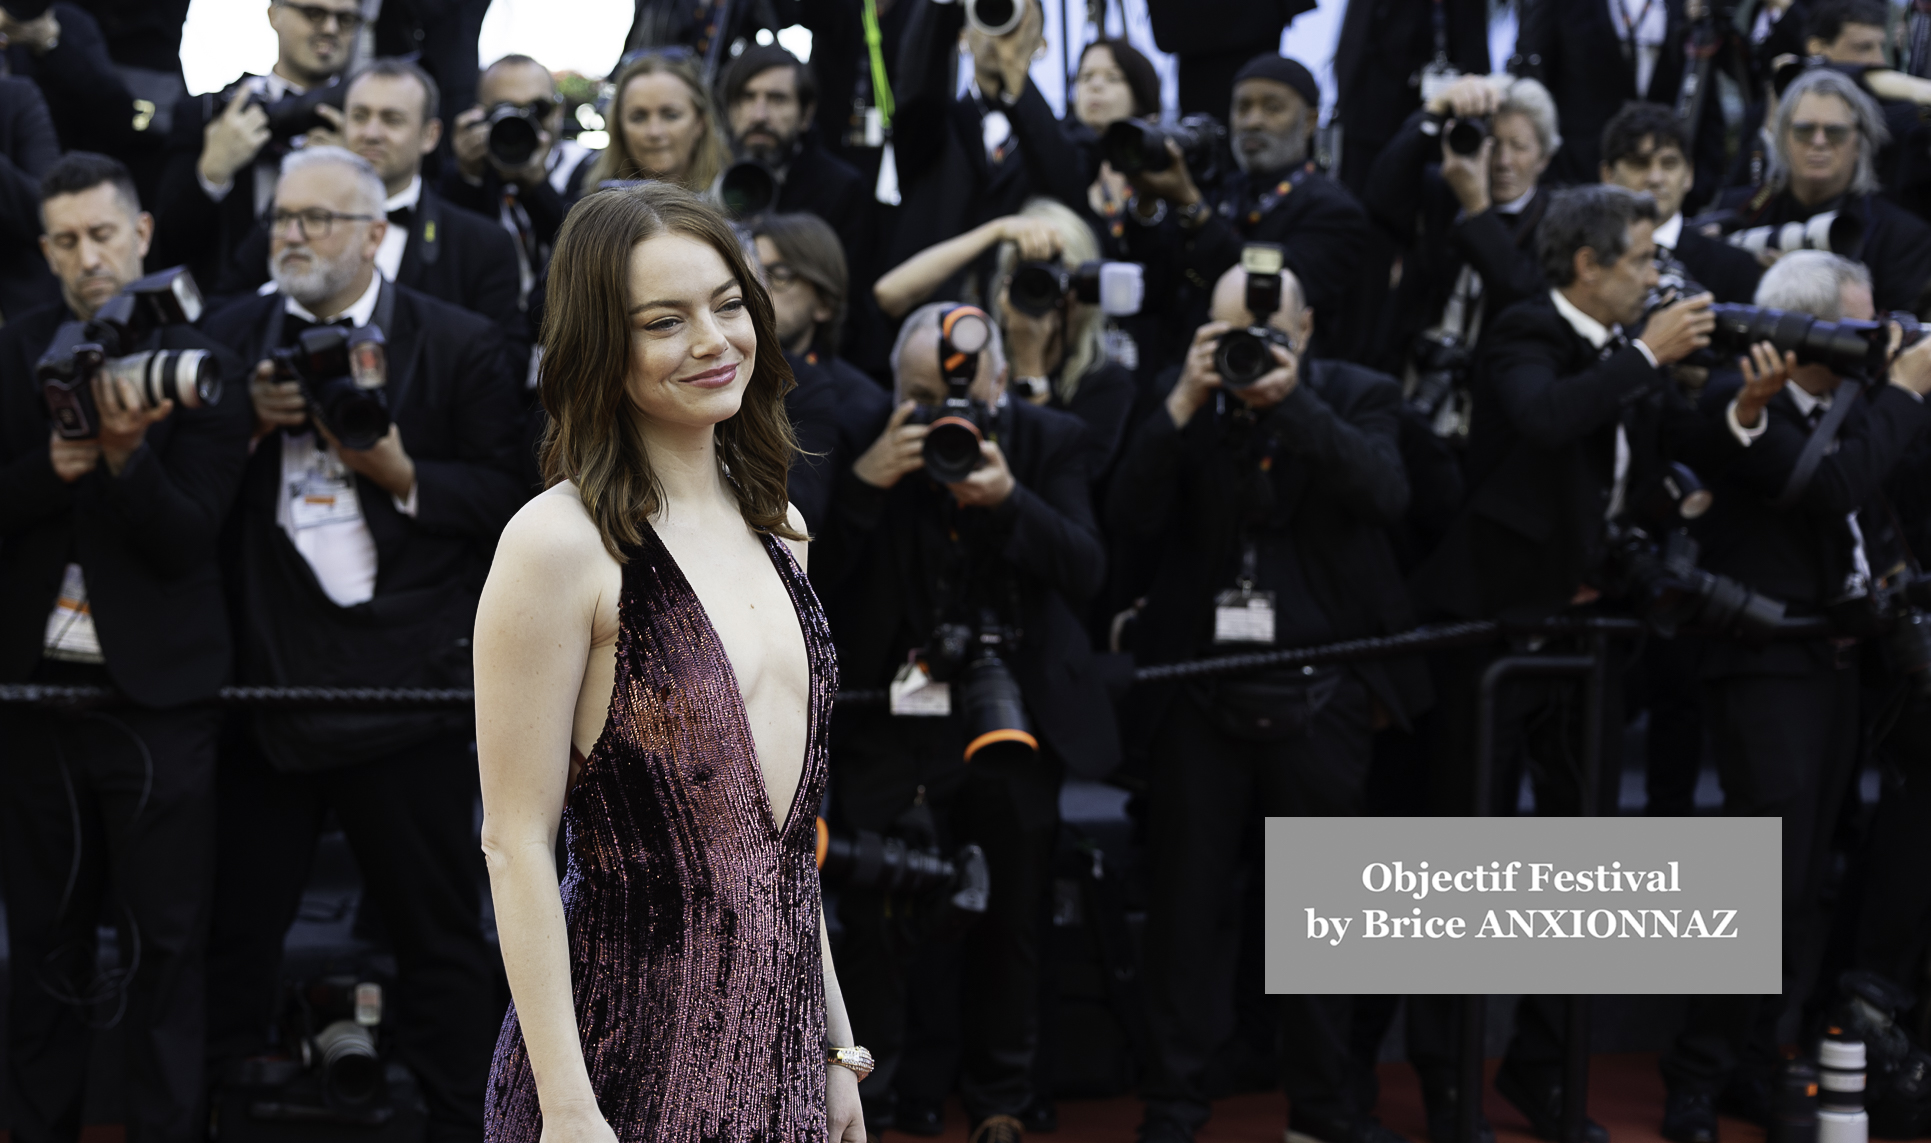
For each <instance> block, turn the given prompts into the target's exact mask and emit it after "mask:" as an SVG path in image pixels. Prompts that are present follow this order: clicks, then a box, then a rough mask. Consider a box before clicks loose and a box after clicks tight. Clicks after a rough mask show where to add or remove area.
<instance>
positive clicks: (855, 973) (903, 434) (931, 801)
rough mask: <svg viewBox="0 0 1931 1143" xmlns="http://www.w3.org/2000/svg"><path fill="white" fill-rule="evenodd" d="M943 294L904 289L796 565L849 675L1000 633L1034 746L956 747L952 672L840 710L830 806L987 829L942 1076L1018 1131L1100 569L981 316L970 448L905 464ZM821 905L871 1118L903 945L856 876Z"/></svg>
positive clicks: (916, 442) (1106, 729)
mask: <svg viewBox="0 0 1931 1143" xmlns="http://www.w3.org/2000/svg"><path fill="white" fill-rule="evenodd" d="M950 308H951V307H950V306H949V305H947V304H943V303H935V304H933V305H929V306H924V307H921V308H919V309H917V310H914V311H913V312H912V314H911V316H910V317H908V318H907V319H906V321H905V324H904V326H903V327H902V328H901V329H900V331H899V337H898V343H897V345H896V346H895V347H894V349H893V352H892V360H893V363H894V373H895V375H896V376H897V378H898V396H899V398H900V402H901V403H900V404H899V406H898V408H897V409H896V410H894V412H893V413H892V417H891V420H890V421H889V422H887V424H886V427H885V430H884V432H883V433H882V434H880V435H879V437H878V438H877V440H875V441H874V442H873V443H872V444H871V446H870V447H869V448H868V449H866V451H865V452H864V453H863V454H862V455H861V456H859V458H858V460H857V462H856V463H855V464H854V465H853V466H852V468H851V470H850V471H849V472H848V473H847V474H845V475H844V477H843V479H842V480H841V483H840V484H839V486H838V488H837V490H836V492H835V493H834V495H833V497H832V506H831V511H830V514H829V518H828V522H827V524H826V526H825V528H824V529H822V530H821V532H820V534H819V537H820V538H819V541H818V547H819V550H818V551H817V552H815V553H814V558H813V560H812V563H813V565H814V567H815V568H818V569H821V570H819V572H818V574H817V575H815V576H814V577H813V579H814V583H816V584H817V586H818V589H819V591H820V592H821V593H822V594H823V596H824V598H825V600H826V607H827V611H828V613H829V615H830V618H831V624H832V635H833V637H834V639H836V641H837V643H838V648H839V664H840V673H841V677H842V678H844V679H845V680H846V681H847V685H849V686H854V687H881V686H885V685H886V684H888V683H891V682H892V681H893V680H894V678H895V677H899V676H901V675H903V676H904V684H921V683H923V682H924V681H925V676H924V670H925V668H924V667H907V665H906V664H907V655H908V653H910V652H912V651H913V650H914V649H920V651H921V657H922V658H926V659H936V658H937V657H938V651H939V646H938V644H937V642H936V640H935V636H936V635H937V634H938V630H939V626H940V624H942V623H956V624H966V625H970V626H973V627H975V628H976V629H977V630H979V631H981V632H985V631H988V630H992V629H994V628H1003V629H1004V630H1005V632H1006V637H1007V639H1008V641H1007V642H1006V643H1005V644H1004V645H1003V646H1002V647H1001V649H1000V652H999V654H1000V657H1001V658H1002V659H1003V660H1004V661H1005V663H1006V664H1007V666H1008V667H1009V668H1010V671H1011V676H1012V678H1013V679H1014V680H1016V682H1017V684H1018V689H1019V694H1020V696H1021V698H1022V699H1023V702H1024V706H1025V710H1026V713H1027V715H1028V716H1029V718H1030V721H1031V723H1032V727H1033V735H1034V738H1035V739H1036V741H1037V744H1038V745H1037V749H1036V750H1034V749H1025V748H1023V747H1021V746H1020V745H1019V744H1017V743H1011V742H1009V743H1003V744H997V745H992V746H987V747H985V748H983V749H981V750H980V751H979V752H978V753H976V754H975V755H974V756H973V757H972V760H971V763H970V765H967V764H966V763H965V761H964V758H963V757H962V750H961V748H962V747H964V746H966V745H967V737H966V723H965V718H964V715H965V713H966V712H965V707H966V705H967V704H966V701H965V699H964V697H963V696H964V693H965V692H966V690H967V689H968V688H967V687H966V686H965V685H964V684H963V681H962V680H961V679H958V678H955V679H954V680H953V681H952V683H951V690H950V692H949V693H950V696H951V698H950V701H949V713H948V714H945V715H942V716H937V717H911V716H895V715H893V714H890V713H888V712H887V711H885V710H882V709H877V708H868V707H852V708H848V709H841V710H840V711H839V712H838V714H837V716H836V717H835V719H834V722H833V740H832V741H833V747H832V748H833V751H834V752H835V756H836V757H837V759H838V762H837V766H836V767H835V773H836V775H837V776H836V778H835V779H834V783H835V784H834V787H833V796H832V807H833V811H832V812H833V817H834V820H833V824H834V826H836V827H838V828H841V829H867V830H880V831H887V832H890V831H892V830H893V829H894V826H895V824H896V823H898V822H899V821H900V819H901V818H902V817H903V816H905V815H906V814H907V813H908V811H912V810H914V809H915V807H918V806H921V805H929V806H930V807H931V809H930V813H931V814H933V815H934V816H935V817H936V819H937V827H938V835H939V841H940V844H941V846H942V847H943V848H944V849H945V851H946V852H948V853H951V852H956V851H957V849H958V848H959V846H961V845H963V844H965V843H966V842H977V843H978V844H979V845H980V846H982V847H983V848H984V850H985V855H986V862H987V865H988V870H989V873H990V877H991V891H990V897H989V900H988V909H987V912H986V913H985V915H984V916H983V918H981V919H980V920H979V921H978V922H977V923H976V924H975V925H974V926H973V927H972V929H971V931H970V932H969V933H968V934H967V935H966V937H965V938H964V940H963V942H962V943H961V945H960V946H958V947H957V948H956V950H955V951H956V954H957V956H958V957H959V960H960V968H959V976H960V983H959V989H958V993H957V995H958V996H959V1003H960V1018H961V1022H962V1024H963V1039H964V1043H963V1059H962V1060H961V1061H960V1069H961V1073H962V1074H961V1075H960V1078H959V1088H960V1094H961V1097H962V1099H963V1101H964V1103H965V1109H966V1113H967V1115H968V1116H970V1117H971V1119H972V1123H973V1127H974V1128H975V1131H979V1130H983V1131H984V1132H985V1134H984V1135H983V1140H984V1141H985V1143H991V1141H993V1140H1002V1141H1003V1140H1014V1139H1017V1138H1018V1133H1019V1131H1020V1124H1019V1119H1018V1116H1019V1115H1021V1114H1022V1113H1023V1112H1024V1111H1025V1110H1026V1108H1027V1107H1028V1106H1029V1105H1030V1104H1031V1103H1032V1101H1033V1095H1034V1092H1033V1080H1032V1071H1033V1057H1034V1053H1035V1051H1036V1047H1037V1042H1038V1028H1039V1013H1038V1002H1039V977H1038V973H1039V962H1040V958H1041V956H1042V949H1041V948H1040V944H1039V941H1040V933H1041V926H1040V918H1041V909H1042V908H1043V907H1044V904H1045V902H1046V901H1047V900H1049V896H1050V894H1051V892H1052V875H1051V860H1052V854H1053V844H1054V838H1055V834H1056V831H1057V827H1058V823H1059V786H1060V778H1061V775H1062V773H1064V772H1066V771H1071V772H1072V773H1075V774H1079V775H1082V776H1087V777H1097V776H1099V775H1101V774H1104V773H1106V772H1107V771H1109V770H1111V769H1112V768H1113V766H1114V765H1115V763H1116V762H1117V760H1118V755H1119V744H1118V740H1117V738H1116V735H1115V729H1114V722H1113V714H1112V709H1111V705H1110V703H1109V700H1108V698H1107V695H1106V691H1105V689H1104V687H1103V685H1102V682H1101V679H1100V677H1099V675H1098V674H1097V672H1096V670H1095V667H1094V664H1093V661H1092V652H1091V650H1090V645H1089V643H1088V641H1087V637H1086V632H1085V630H1084V629H1083V628H1082V626H1081V624H1080V620H1079V615H1080V614H1081V613H1082V612H1083V610H1084V608H1085V606H1086V603H1087V601H1088V600H1089V599H1090V598H1091V597H1092V595H1093V593H1094V592H1095V591H1097V590H1098V589H1099V586H1100V583H1101V580H1102V577H1103V576H1104V575H1105V556H1104V550H1103V549H1102V547H1101V544H1100V536H1099V529H1098V527H1097V526H1096V525H1095V523H1094V521H1093V510H1092V504H1091V501H1090V499H1089V493H1088V480H1087V475H1086V465H1085V456H1086V448H1087V446H1086V441H1085V438H1084V432H1085V430H1084V429H1083V428H1082V426H1081V424H1080V422H1079V421H1078V420H1077V419H1075V418H1073V417H1071V416H1069V415H1067V414H1064V413H1059V412H1056V411H1054V410H1051V409H1044V408H1040V407H1038V406H1036V405H1033V404H1031V403H1030V402H1027V401H1019V400H1013V399H1010V398H1008V397H1007V396H1006V392H1005V386H1006V363H1005V357H1004V351H1003V348H1002V347H1001V345H1000V342H999V340H998V331H997V329H996V328H991V326H990V322H986V324H987V326H988V328H990V329H991V340H990V342H989V343H988V344H987V345H986V348H985V349H984V350H983V351H982V352H980V353H979V354H978V358H977V366H976V373H972V374H970V376H972V377H973V380H972V381H971V383H970V384H971V388H970V393H971V395H972V397H973V398H974V399H976V400H978V401H981V402H984V403H985V406H986V408H987V410H988V412H987V414H986V416H987V418H988V421H989V424H988V425H987V431H986V433H985V438H986V439H985V440H984V441H983V442H982V444H981V446H980V453H981V456H982V457H983V463H982V464H981V465H980V466H979V467H978V468H977V469H976V470H974V471H972V472H971V473H970V474H969V475H967V476H966V477H965V478H964V479H962V480H957V481H954V482H952V483H950V484H940V483H938V482H937V480H935V479H934V478H933V477H932V476H931V474H930V473H929V472H927V471H925V460H924V458H923V455H922V449H923V447H924V441H925V437H926V435H927V432H928V425H927V424H922V423H916V422H914V421H912V419H911V417H912V414H913V413H914V412H915V411H916V410H918V409H919V408H920V407H921V406H923V407H925V408H926V410H927V411H928V413H929V412H931V411H932V410H933V407H934V406H938V405H939V404H940V402H941V401H942V400H943V399H944V398H945V396H946V393H947V386H946V383H945V380H944V378H943V375H942V373H941V365H940V321H941V317H942V315H943V314H945V313H946V312H947V311H948V310H950ZM981 320H984V319H983V318H982V319H981ZM962 368H963V366H962ZM927 419H929V418H927ZM1014 633H1017V635H1018V640H1019V641H1018V645H1017V646H1016V647H1015V646H1014V645H1013V644H1012V643H1011V642H1010V638H1011V636H1012V635H1013V634H1014ZM921 689H922V688H921ZM919 812H921V813H923V812H926V811H919ZM839 909H840V916H841V917H842V918H843V919H844V922H845V926H846V932H847V937H846V947H845V949H844V950H843V951H841V953H840V954H839V955H840V960H839V963H840V964H841V965H846V964H852V965H857V966H859V967H854V968H850V969H847V970H846V971H847V977H846V979H850V980H852V981H854V982H855V983H853V984H851V985H849V986H848V987H847V991H846V1003H847V1004H848V1005H849V1006H850V1009H851V1014H852V1023H853V1027H854V1028H856V1029H857V1030H858V1031H857V1033H856V1034H857V1035H858V1036H859V1037H861V1038H863V1039H864V1040H865V1042H866V1043H867V1044H868V1045H874V1044H881V1043H882V1044H884V1045H886V1047H885V1048H883V1049H882V1050H881V1049H879V1048H874V1049H873V1050H874V1052H875V1053H876V1054H877V1056H878V1059H879V1068H880V1071H879V1073H878V1074H879V1075H883V1076H884V1077H885V1082H884V1083H881V1084H876V1085H874V1084H867V1085H866V1087H867V1088H869V1089H870V1090H868V1091H866V1092H865V1093H864V1096H865V1100H866V1118H867V1120H868V1122H870V1123H872V1124H873V1125H874V1126H875V1127H885V1126H890V1125H891V1124H892V1116H893V1113H894V1107H893V1100H894V1097H895V1093H894V1091H893V1088H892V1082H893V1077H894V1074H895V1072H896V1069H897V1067H898V1065H899V1062H900V1060H901V1059H902V1052H901V1050H900V1047H901V1045H903V1044H904V1043H905V1041H906V1027H905V1014H906V994H907V982H906V979H905V977H906V971H907V965H908V962H909V960H910V957H909V956H908V953H909V950H907V949H906V948H904V947H903V946H902V945H901V944H900V943H899V942H898V925H897V924H896V923H894V922H892V921H891V920H890V918H889V917H888V916H887V915H886V911H885V900H884V898H883V897H882V896H881V894H880V893H879V892H878V891H877V890H876V889H871V890H856V889H847V890H846V891H845V892H843V893H842V894H841V896H840V899H839ZM930 991H931V993H932V994H938V992H937V989H936V988H934V989H932V990H930ZM873 1078H875V1079H876V1078H878V1076H877V1075H874V1077H873ZM901 1106H902V1101H901ZM975 1138H981V1136H979V1135H975Z"/></svg>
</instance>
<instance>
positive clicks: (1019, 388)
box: [1012, 377, 1053, 401]
mask: <svg viewBox="0 0 1931 1143" xmlns="http://www.w3.org/2000/svg"><path fill="white" fill-rule="evenodd" d="M1012 388H1013V392H1015V393H1018V394H1019V395H1020V396H1021V397H1024V398H1026V399H1027V400H1028V401H1040V400H1044V399H1045V398H1046V397H1047V396H1048V395H1049V394H1051V393H1052V391H1053V383H1052V382H1051V381H1049V380H1047V379H1046V378H1044V377H1015V378H1013V379H1012Z"/></svg>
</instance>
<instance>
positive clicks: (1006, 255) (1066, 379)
mask: <svg viewBox="0 0 1931 1143" xmlns="http://www.w3.org/2000/svg"><path fill="white" fill-rule="evenodd" d="M1019 217H1021V218H1036V219H1038V220H1040V221H1041V222H1044V223H1046V224H1047V225H1049V226H1051V227H1052V228H1053V230H1054V231H1055V232H1057V233H1058V235H1059V261H1060V265H1062V266H1065V267H1066V268H1067V269H1068V270H1077V269H1079V268H1080V265H1081V264H1082V263H1085V262H1093V261H1097V260H1098V259H1099V256H1100V243H1099V239H1097V238H1095V237H1093V228H1092V227H1090V226H1088V225H1086V220H1085V219H1083V218H1081V217H1080V216H1079V215H1077V214H1075V213H1074V212H1073V211H1072V209H1071V208H1069V207H1068V206H1066V205H1065V204H1064V203H1062V202H1060V201H1059V200H1057V199H1050V198H1034V199H1028V200H1027V201H1026V205H1025V206H1022V207H1020V208H1019ZM1018 266H1019V247H1018V246H1016V245H1014V244H1013V243H1011V242H1001V243H1000V244H999V260H998V274H999V278H1000V279H1001V280H1004V279H1005V278H1007V277H1008V276H1010V275H1011V274H1012V272H1013V271H1014V270H1015V269H1017V268H1018ZM998 317H999V321H1000V324H1001V325H1003V324H1005V320H1006V315H1005V313H1004V312H1003V311H1001V312H1000V313H999V314H998ZM1066 317H1067V320H1066V332H1065V341H1066V348H1065V351H1064V354H1063V355H1062V356H1061V358H1060V366H1059V380H1058V382H1057V383H1056V384H1055V385H1054V388H1055V390H1056V391H1057V392H1058V394H1059V399H1060V401H1061V403H1064V404H1071V403H1072V400H1073V394H1075V393H1077V392H1079V383H1080V381H1081V379H1082V378H1084V377H1085V376H1086V375H1087V374H1088V373H1091V372H1092V371H1093V370H1094V369H1097V368H1098V367H1100V366H1101V365H1104V364H1105V363H1106V314H1105V313H1103V312H1102V311H1101V310H1100V307H1098V306H1090V305H1085V304H1082V303H1079V302H1075V303H1073V308H1072V309H1071V310H1070V311H1069V312H1068V313H1067V315H1066Z"/></svg>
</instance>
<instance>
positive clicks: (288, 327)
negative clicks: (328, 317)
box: [282, 314, 355, 345]
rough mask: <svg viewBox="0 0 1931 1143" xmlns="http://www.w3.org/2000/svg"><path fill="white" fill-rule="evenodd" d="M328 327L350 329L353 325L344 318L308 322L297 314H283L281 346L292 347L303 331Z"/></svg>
mask: <svg viewBox="0 0 1931 1143" xmlns="http://www.w3.org/2000/svg"><path fill="white" fill-rule="evenodd" d="M329 325H335V326H341V327H342V328H343V329H350V328H352V327H353V326H354V325H355V323H354V322H352V321H350V320H349V319H348V318H346V317H338V318H336V319H335V320H334V321H310V320H308V319H307V318H305V317H301V316H300V315H298V314H283V315H282V344H283V345H294V344H295V343H296V341H297V340H298V339H299V338H300V337H301V336H302V333H303V331H305V330H311V329H315V328H316V327H317V326H329Z"/></svg>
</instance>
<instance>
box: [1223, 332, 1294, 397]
mask: <svg viewBox="0 0 1931 1143" xmlns="http://www.w3.org/2000/svg"><path fill="white" fill-rule="evenodd" d="M1267 350H1268V352H1269V353H1272V354H1273V355H1274V364H1275V366H1276V368H1275V369H1274V370H1273V371H1272V372H1269V373H1267V374H1265V375H1264V376H1262V377H1261V379H1260V380H1258V381H1256V382H1254V383H1253V384H1252V385H1249V386H1247V387H1246V388H1244V389H1235V390H1234V391H1233V393H1234V396H1235V397H1236V398H1238V399H1239V400H1241V401H1242V402H1244V403H1245V404H1246V405H1247V407H1248V408H1250V409H1256V410H1258V409H1271V408H1273V407H1274V406H1276V405H1278V404H1280V403H1281V402H1282V401H1285V400H1287V395H1288V394H1289V393H1292V392H1293V391H1294V387H1295V386H1296V385H1298V384H1300V382H1301V365H1300V362H1299V361H1298V360H1296V359H1295V357H1294V355H1293V354H1292V353H1289V352H1288V351H1287V350H1285V349H1283V348H1281V347H1280V346H1278V345H1270V346H1268V347H1267Z"/></svg>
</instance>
